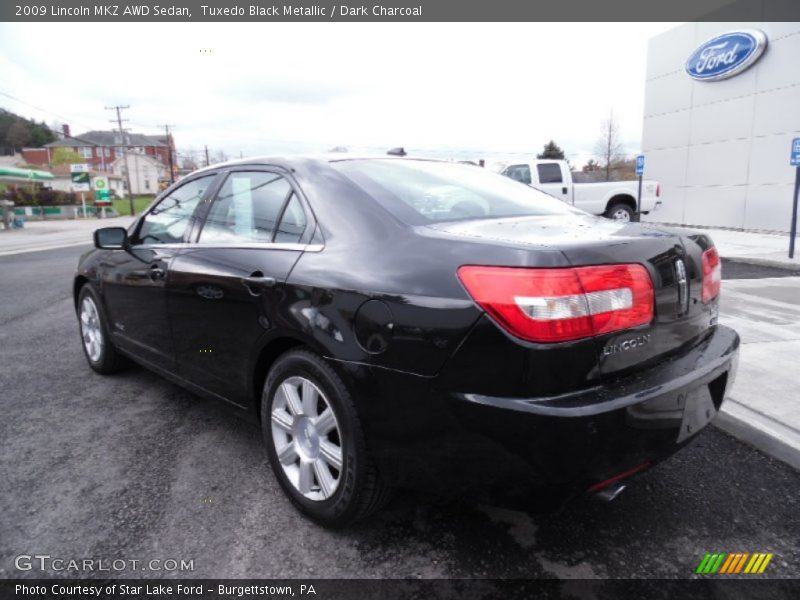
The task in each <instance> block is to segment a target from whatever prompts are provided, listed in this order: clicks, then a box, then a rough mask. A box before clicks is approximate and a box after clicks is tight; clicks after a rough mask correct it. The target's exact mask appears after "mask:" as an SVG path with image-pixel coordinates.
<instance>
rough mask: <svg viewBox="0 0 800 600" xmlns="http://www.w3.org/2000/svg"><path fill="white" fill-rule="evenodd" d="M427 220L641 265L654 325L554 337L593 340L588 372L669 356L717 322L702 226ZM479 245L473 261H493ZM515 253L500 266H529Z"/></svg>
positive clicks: (579, 261) (587, 260)
mask: <svg viewBox="0 0 800 600" xmlns="http://www.w3.org/2000/svg"><path fill="white" fill-rule="evenodd" d="M428 228H429V229H432V230H434V231H435V232H436V234H437V235H442V236H446V237H450V236H457V237H458V238H460V239H464V238H471V239H474V240H476V241H477V240H480V241H483V242H486V243H487V244H492V245H494V246H496V245H504V246H509V247H512V248H514V249H515V250H519V249H520V248H528V249H529V250H530V252H532V253H535V252H536V251H537V249H539V250H547V251H552V250H557V251H560V252H561V253H562V254H563V256H564V258H565V259H566V262H567V263H568V265H569V266H573V267H578V266H592V265H607V264H621V263H632V264H641V265H644V266H645V267H646V268H647V270H648V272H649V274H650V277H651V279H652V282H653V287H654V301H655V312H654V318H653V321H652V322H651V323H650V324H649V325H642V326H639V327H635V328H633V329H627V330H624V331H618V332H614V333H610V334H605V335H600V336H597V337H593V338H587V339H583V340H578V341H575V342H565V343H560V344H556V345H559V346H564V345H565V344H580V345H582V346H592V347H593V348H594V350H595V352H596V356H597V361H596V363H595V364H594V365H593V366H591V367H590V368H589V369H588V370H589V372H587V373H586V377H587V379H589V380H592V379H602V378H604V377H606V376H608V375H611V374H615V375H616V374H620V373H621V372H624V371H628V370H631V369H633V368H637V369H641V368H643V367H646V366H647V365H650V364H655V363H656V362H658V361H660V360H664V359H666V358H669V356H670V355H674V354H677V353H679V352H680V351H681V349H682V348H683V347H685V346H686V345H692V344H693V343H696V342H697V340H698V338H700V337H701V336H703V334H704V333H705V332H707V330H708V329H709V327H711V326H713V325H714V324H715V323H716V319H717V305H718V302H717V300H714V301H712V302H710V303H709V304H703V302H702V286H703V270H702V253H703V251H704V250H705V249H707V248H708V247H710V246H711V245H712V243H711V240H710V239H709V238H708V237H707V236H705V235H702V234H697V235H686V234H683V233H681V232H678V231H674V230H669V229H666V228H660V227H654V226H651V225H645V224H640V223H620V222H616V221H611V220H608V219H603V218H598V217H592V216H588V215H577V214H576V215H558V216H544V217H520V218H506V219H493V220H474V221H459V222H450V223H439V224H436V225H432V226H428ZM479 248H480V245H478V246H476V252H475V264H489V263H487V262H485V260H483V259H481V252H480V249H479ZM487 254H488V253H487ZM518 254H519V253H518V252H515V253H509V257H510V258H511V260H510V261H509V262H508V263H507V264H502V265H497V264H495V266H512V267H514V266H526V265H524V264H518V263H514V261H515V260H518V259H517V258H516V257H517V256H518ZM495 256H496V255H495ZM526 262H527V263H528V264H535V263H536V261H533V260H531V261H526ZM493 264H494V263H493ZM521 343H523V344H525V343H526V342H521ZM534 346H537V347H535V348H534V347H532V348H531V349H532V351H537V350H540V349H541V345H538V344H537V345H534ZM587 367H588V365H587Z"/></svg>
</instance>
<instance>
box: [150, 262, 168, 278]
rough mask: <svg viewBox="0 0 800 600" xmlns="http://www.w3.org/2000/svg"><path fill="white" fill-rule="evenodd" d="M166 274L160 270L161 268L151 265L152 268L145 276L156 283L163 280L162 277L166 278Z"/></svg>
mask: <svg viewBox="0 0 800 600" xmlns="http://www.w3.org/2000/svg"><path fill="white" fill-rule="evenodd" d="M166 274H167V272H166V271H165V270H164V269H162V268H161V267H159V266H158V265H153V266H152V267H150V269H149V270H148V271H147V275H148V276H149V277H150V279H152V280H153V281H156V280H157V279H164V277H165V276H166Z"/></svg>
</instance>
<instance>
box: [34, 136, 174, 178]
mask: <svg viewBox="0 0 800 600" xmlns="http://www.w3.org/2000/svg"><path fill="white" fill-rule="evenodd" d="M57 148H70V149H72V150H74V151H76V152H77V153H78V154H80V155H81V156H82V157H83V158H84V160H85V162H86V164H88V165H89V166H90V168H92V169H94V170H97V171H103V172H109V171H110V170H111V165H112V163H114V161H116V160H119V159H120V158H122V156H123V155H124V154H131V155H137V156H144V157H149V158H152V159H154V160H156V161H158V162H159V163H161V164H162V165H163V166H164V167H167V168H168V166H169V164H170V153H171V154H172V157H173V160H174V158H175V140H174V139H173V138H172V135H170V136H165V135H145V134H142V133H129V132H124V133H120V132H119V131H87V132H86V133H81V134H80V135H77V136H74V137H73V136H72V135H70V130H69V127H68V126H65V127H64V132H63V138H62V139H59V140H56V141H55V142H51V143H49V144H45V145H44V146H43V147H41V148H23V150H22V157H23V158H24V160H25V162H26V163H28V164H31V165H37V166H40V167H49V166H51V165H52V161H53V153H54V152H55V150H56V149H57Z"/></svg>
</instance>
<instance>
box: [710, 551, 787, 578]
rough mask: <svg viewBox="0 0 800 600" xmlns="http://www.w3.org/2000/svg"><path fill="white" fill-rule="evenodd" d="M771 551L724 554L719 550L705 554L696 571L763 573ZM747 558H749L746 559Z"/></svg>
mask: <svg viewBox="0 0 800 600" xmlns="http://www.w3.org/2000/svg"><path fill="white" fill-rule="evenodd" d="M772 556H773V554H772V552H769V553H767V552H755V553H753V554H750V553H749V552H732V553H730V554H726V553H725V552H719V553H716V554H710V553H709V554H706V555H705V556H704V557H703V560H702V561H700V566H698V567H697V571H696V572H697V573H700V574H703V575H713V574H714V573H720V574H725V575H731V574H735V573H747V574H751V575H755V574H756V573H763V572H764V569H766V568H767V565H768V564H769V561H771V560H772ZM748 559H749V560H748Z"/></svg>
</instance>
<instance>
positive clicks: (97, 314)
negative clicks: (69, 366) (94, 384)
mask: <svg viewBox="0 0 800 600" xmlns="http://www.w3.org/2000/svg"><path fill="white" fill-rule="evenodd" d="M78 325H79V327H80V333H81V341H82V342H83V344H82V345H83V353H84V355H85V356H86V361H87V362H88V363H89V366H90V367H91V368H92V369H94V370H95V371H97V372H98V373H102V374H103V375H110V374H111V373H117V372H119V371H121V370H122V369H123V368H124V367H125V366H126V361H125V358H124V357H123V356H122V355H121V354H120V353H119V352H117V349H116V348H115V347H114V345H113V344H112V343H111V337H110V336H109V335H108V319H107V318H106V314H105V312H104V310H103V304H102V303H101V302H100V298H99V296H98V294H97V293H96V292H95V291H94V289H92V287H91V285H90V284H88V283H87V284H86V285H84V286H83V287H82V288H81V291H80V293H79V294H78Z"/></svg>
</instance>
